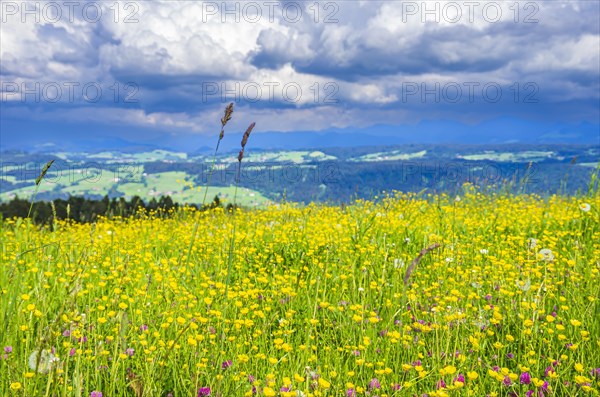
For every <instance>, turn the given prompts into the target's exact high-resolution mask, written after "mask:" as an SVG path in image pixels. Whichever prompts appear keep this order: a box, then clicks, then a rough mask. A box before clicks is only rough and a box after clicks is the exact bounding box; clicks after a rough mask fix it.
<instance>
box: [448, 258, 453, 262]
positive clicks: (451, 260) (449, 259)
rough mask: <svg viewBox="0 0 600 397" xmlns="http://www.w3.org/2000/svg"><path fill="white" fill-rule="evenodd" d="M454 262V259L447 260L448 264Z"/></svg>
mask: <svg viewBox="0 0 600 397" xmlns="http://www.w3.org/2000/svg"><path fill="white" fill-rule="evenodd" d="M453 261H454V259H452V258H446V263H450V262H453Z"/></svg>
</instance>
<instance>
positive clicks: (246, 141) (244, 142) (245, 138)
mask: <svg viewBox="0 0 600 397" xmlns="http://www.w3.org/2000/svg"><path fill="white" fill-rule="evenodd" d="M255 125H256V123H255V122H253V123H252V124H250V125H249V126H248V129H247V130H246V132H244V137H243V138H242V150H243V149H244V148H245V147H246V143H248V138H249V137H250V133H251V132H252V129H253V128H254V126H255Z"/></svg>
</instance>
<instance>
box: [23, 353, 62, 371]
mask: <svg viewBox="0 0 600 397" xmlns="http://www.w3.org/2000/svg"><path fill="white" fill-rule="evenodd" d="M38 355H39V359H38ZM38 361H39V363H38ZM58 361H59V359H58V357H56V356H55V355H54V354H52V353H51V352H50V350H46V349H44V350H42V351H41V354H40V351H39V350H35V351H34V352H33V353H31V354H30V355H29V368H31V369H32V370H34V371H35V370H36V369H37V372H39V373H41V374H47V373H48V372H50V370H51V369H52V365H53V364H54V363H57V362H58Z"/></svg>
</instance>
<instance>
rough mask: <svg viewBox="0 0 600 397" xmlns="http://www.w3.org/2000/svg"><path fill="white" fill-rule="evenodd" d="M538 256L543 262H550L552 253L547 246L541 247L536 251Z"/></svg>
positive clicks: (552, 258) (552, 256)
mask: <svg viewBox="0 0 600 397" xmlns="http://www.w3.org/2000/svg"><path fill="white" fill-rule="evenodd" d="M538 258H540V259H541V260H543V261H545V262H552V261H553V260H554V254H553V253H552V250H550V249H548V248H542V249H541V250H540V251H539V252H538Z"/></svg>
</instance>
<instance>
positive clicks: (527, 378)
mask: <svg viewBox="0 0 600 397" xmlns="http://www.w3.org/2000/svg"><path fill="white" fill-rule="evenodd" d="M519 381H520V382H521V384H522V385H528V384H530V383H531V375H529V372H523V373H522V374H521V376H520V377H519Z"/></svg>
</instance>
